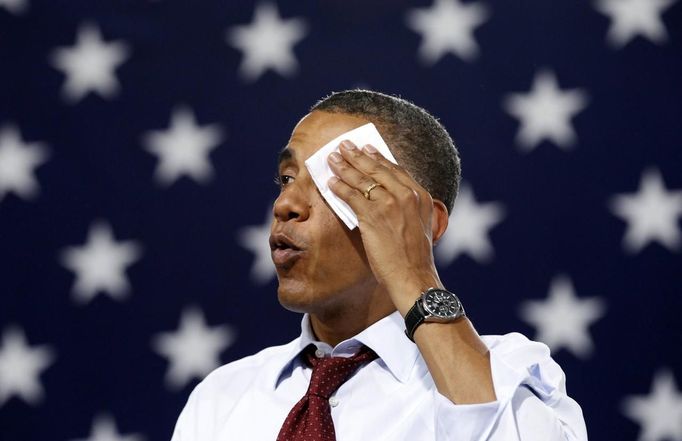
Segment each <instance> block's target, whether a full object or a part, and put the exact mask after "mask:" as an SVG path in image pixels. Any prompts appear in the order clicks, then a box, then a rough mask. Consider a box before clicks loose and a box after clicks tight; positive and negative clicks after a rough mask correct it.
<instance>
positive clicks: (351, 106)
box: [310, 89, 461, 213]
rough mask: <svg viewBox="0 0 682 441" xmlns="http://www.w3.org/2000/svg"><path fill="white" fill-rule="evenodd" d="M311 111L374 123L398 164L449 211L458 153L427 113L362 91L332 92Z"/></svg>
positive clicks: (454, 192) (404, 102)
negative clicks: (349, 116) (338, 114)
mask: <svg viewBox="0 0 682 441" xmlns="http://www.w3.org/2000/svg"><path fill="white" fill-rule="evenodd" d="M315 110H319V111H323V112H329V113H345V114H348V115H354V116H360V117H362V118H365V119H367V120H368V121H371V122H372V123H374V124H375V125H376V126H377V128H378V129H379V131H380V132H381V134H382V135H383V137H384V138H386V143H387V144H388V145H389V146H390V147H391V153H393V155H394V156H395V157H396V160H397V161H398V163H399V164H401V165H402V166H403V167H405V169H406V170H407V171H408V172H409V173H410V174H411V175H412V177H413V178H414V179H415V180H416V181H417V182H419V184H420V185H421V186H422V187H424V188H425V189H426V190H427V191H428V192H429V193H430V194H431V197H432V198H434V199H438V200H439V201H441V202H443V203H444V204H445V206H446V207H447V209H448V213H450V212H452V206H453V205H454V203H455V198H456V197H457V190H458V189H459V180H460V176H461V165H460V159H459V152H458V151H457V147H455V144H454V142H453V141H452V138H450V135H449V134H448V132H447V131H446V130H445V128H444V127H443V125H442V124H441V123H440V122H439V121H438V120H437V119H436V118H435V117H434V116H433V115H431V114H430V113H429V112H427V111H426V110H424V109H423V108H421V107H419V106H417V105H415V104H413V103H411V102H409V101H407V100H405V99H403V98H400V97H397V96H393V95H387V94H384V93H380V92H374V91H371V90H363V89H354V90H345V91H342V92H333V93H332V94H331V95H329V96H327V97H325V98H323V99H321V100H320V101H318V102H317V103H316V104H315V105H314V106H312V107H311V108H310V111H311V112H312V111H315Z"/></svg>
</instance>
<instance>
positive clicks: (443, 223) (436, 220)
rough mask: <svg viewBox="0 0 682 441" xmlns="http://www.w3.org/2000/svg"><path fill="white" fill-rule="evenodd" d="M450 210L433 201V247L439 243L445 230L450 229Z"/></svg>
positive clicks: (435, 200) (442, 204) (439, 202)
mask: <svg viewBox="0 0 682 441" xmlns="http://www.w3.org/2000/svg"><path fill="white" fill-rule="evenodd" d="M449 217H450V216H449V215H448V209H447V207H446V206H445V204H444V203H442V202H441V201H439V200H437V199H434V200H433V216H432V217H431V240H432V242H433V245H435V244H436V242H438V240H439V239H440V238H441V236H442V235H443V233H445V230H446V229H447V228H448V220H449Z"/></svg>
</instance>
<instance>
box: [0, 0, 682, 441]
mask: <svg viewBox="0 0 682 441" xmlns="http://www.w3.org/2000/svg"><path fill="white" fill-rule="evenodd" d="M681 25H682V5H681V4H680V2H679V1H676V0H650V1H647V0H595V1H591V2H575V1H567V0H561V1H559V0H554V1H543V0H516V1H498V2H493V1H491V0H480V1H479V0H475V1H459V0H437V1H435V2H433V3H432V1H431V0H424V1H414V2H407V1H396V0H392V1H374V2H365V1H357V0H343V1H342V0H327V1H323V2H313V1H297V2H288V3H284V2H281V1H280V2H279V3H278V4H276V3H274V2H266V1H263V2H260V3H254V2H225V1H220V2H218V1H201V2H192V1H179V0H178V1H175V0H168V1H139V0H138V1H97V2H93V1H85V0H80V1H77V0H68V1H65V0H43V1H38V0H0V439H2V440H3V441H5V440H6V441H14V440H46V439H50V440H73V439H88V440H93V441H95V440H98V441H102V440H104V439H107V440H110V439H122V440H140V439H145V440H158V441H161V440H166V439H169V438H170V435H171V433H172V429H173V425H174V423H175V419H176V418H177V415H178V414H179V412H180V410H181V408H182V406H183V405H184V403H185V401H186V399H187V397H188V394H189V393H190V392H191V390H192V388H193V387H194V386H195V385H196V383H197V382H198V381H199V379H200V378H202V377H203V376H204V375H205V374H206V373H207V372H209V371H210V370H212V369H213V368H215V367H217V366H218V365H219V364H222V363H226V362H229V361H231V360H234V359H237V358H240V357H242V356H245V355H248V354H251V353H253V352H255V351H258V350H259V349H261V348H263V347H265V346H269V345H273V344H280V343H284V342H287V341H289V340H290V339H292V338H294V337H296V336H297V334H298V332H299V321H300V316H299V315H297V314H293V313H290V312H287V311H284V310H283V309H282V308H281V307H280V306H279V304H278V303H277V300H276V281H275V279H274V272H273V269H272V266H271V264H270V263H269V250H268V246H267V223H268V222H269V216H270V214H269V213H270V210H271V205H272V202H273V200H274V198H275V197H276V194H277V187H276V186H275V185H274V184H273V183H272V178H273V177H274V174H275V169H276V163H275V162H276V155H277V152H278V151H279V150H280V149H281V148H282V147H283V146H284V145H285V144H286V142H287V140H288V137H289V135H290V133H291V130H292V128H293V126H294V125H295V123H296V122H297V121H298V119H299V118H300V117H301V116H303V115H304V114H305V113H306V111H307V108H308V107H309V106H310V105H311V104H313V103H314V102H315V101H316V100H317V99H319V98H321V97H322V96H324V95H326V94H327V93H329V92H331V91H333V90H342V89H347V88H352V87H365V88H370V89H375V90H379V91H384V92H388V93H394V94H400V95H402V96H404V97H405V98H408V99H410V100H413V101H414V102H416V103H417V104H419V105H421V106H423V107H425V108H427V109H429V110H430V111H431V112H433V113H434V114H435V115H437V116H438V117H439V118H440V119H441V121H442V122H443V124H444V125H445V126H446V128H447V129H448V130H449V131H450V133H451V134H452V136H453V137H454V139H455V141H456V143H457V145H458V146H459V149H460V152H461V156H462V163H463V179H464V181H463V191H462V194H461V195H460V198H459V199H458V203H457V204H456V206H455V212H454V215H453V217H452V219H451V232H450V233H449V235H448V236H447V237H446V238H445V239H444V240H443V243H441V244H440V245H439V246H438V248H436V254H437V257H438V266H439V269H440V274H441V277H442V279H443V281H444V282H445V284H446V286H447V287H448V288H450V289H451V290H453V291H455V292H457V293H458V294H459V296H460V297H461V299H462V300H463V302H464V304H465V305H466V308H467V312H468V314H469V315H470V317H471V318H472V320H473V322H474V323H475V325H476V326H477V328H478V330H479V332H481V333H484V334H495V333H506V332H511V331H520V332H523V333H524V334H526V335H528V336H529V337H531V338H535V339H539V340H542V341H544V342H545V343H547V344H548V345H550V347H551V348H552V351H553V354H554V357H555V358H556V360H557V361H558V362H559V363H560V364H561V365H562V367H563V368H564V370H565V372H566V374H567V388H568V391H569V393H570V395H572V396H573V397H574V398H576V399H577V400H578V401H579V402H580V403H581V405H582V407H583V410H584V413H585V419H586V421H587V426H588V432H589V433H590V436H591V438H592V439H597V440H599V439H621V440H634V439H646V440H655V441H661V440H673V439H674V440H682V394H681V393H680V386H679V384H680V381H682V369H681V367H682V364H681V362H682V355H681V351H680V347H682V332H681V331H682V326H681V325H680V323H679V317H680V310H681V309H682V297H681V295H680V294H682V292H681V291H680V289H681V288H680V287H681V286H682V231H681V229H682V227H681V223H680V218H681V217H682V153H681V151H682V150H681V148H682V125H681V124H680V117H681V116H682V87H680V86H681V82H680V78H682V57H681V55H682V52H681V48H682V26H681ZM107 436H109V438H107Z"/></svg>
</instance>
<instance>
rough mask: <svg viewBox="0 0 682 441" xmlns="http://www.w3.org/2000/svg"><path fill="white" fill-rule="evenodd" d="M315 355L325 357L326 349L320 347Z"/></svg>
mask: <svg viewBox="0 0 682 441" xmlns="http://www.w3.org/2000/svg"><path fill="white" fill-rule="evenodd" d="M315 357H317V358H323V357H324V351H323V350H322V349H318V350H316V351H315Z"/></svg>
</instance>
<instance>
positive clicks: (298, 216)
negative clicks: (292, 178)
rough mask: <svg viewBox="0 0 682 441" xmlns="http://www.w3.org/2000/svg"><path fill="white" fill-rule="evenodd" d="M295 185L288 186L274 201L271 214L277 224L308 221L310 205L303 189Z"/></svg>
mask: <svg viewBox="0 0 682 441" xmlns="http://www.w3.org/2000/svg"><path fill="white" fill-rule="evenodd" d="M296 184H297V183H293V184H289V185H288V186H287V187H286V188H285V189H283V190H282V192H281V193H280V195H279V197H278V198H277V199H276V200H275V204H274V205H273V208H272V212H273V214H274V216H275V219H276V220H277V222H288V221H292V220H293V221H298V222H302V221H304V220H306V219H308V216H309V214H310V204H309V203H308V199H307V198H306V195H305V191H303V190H304V189H302V188H299V186H297V185H296Z"/></svg>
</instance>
